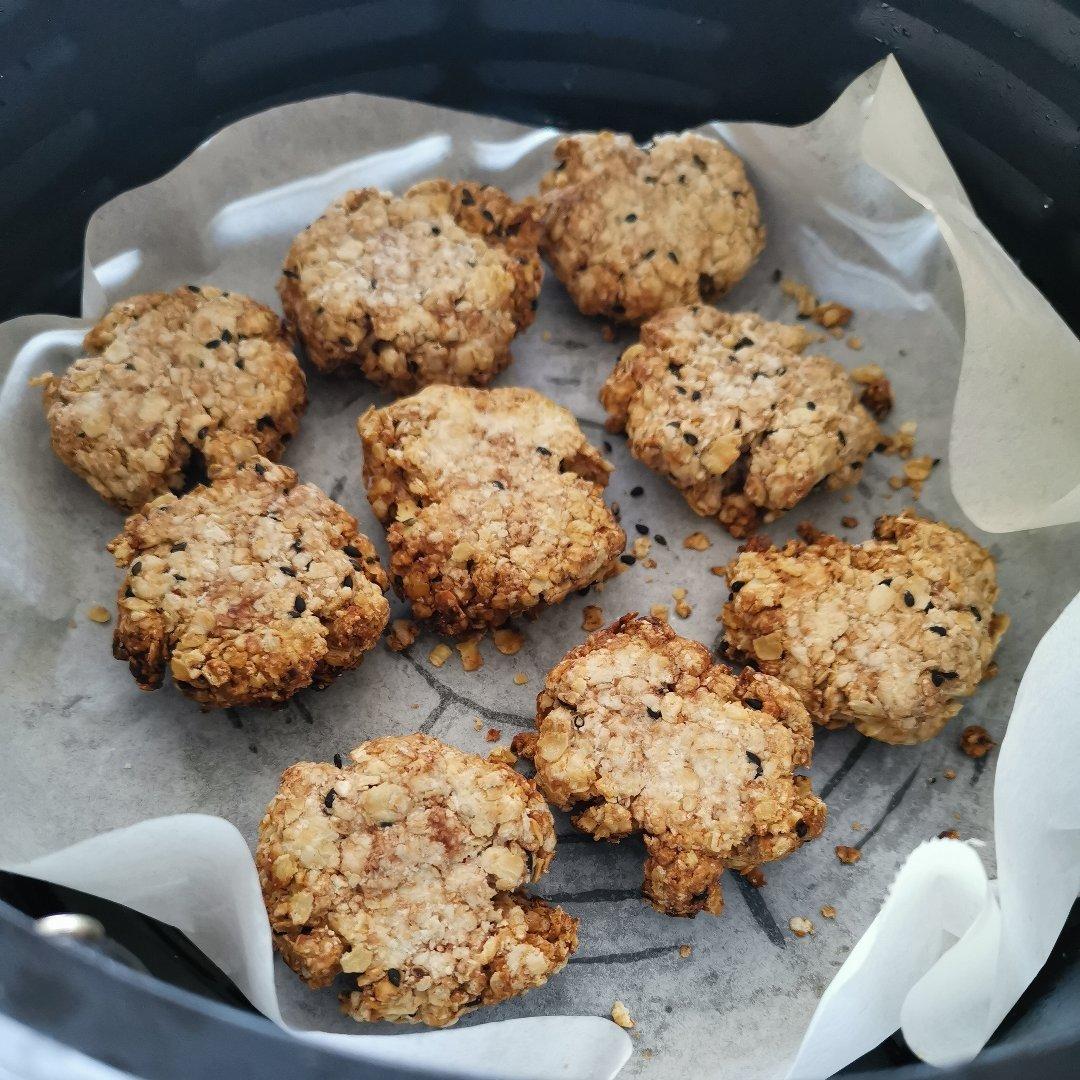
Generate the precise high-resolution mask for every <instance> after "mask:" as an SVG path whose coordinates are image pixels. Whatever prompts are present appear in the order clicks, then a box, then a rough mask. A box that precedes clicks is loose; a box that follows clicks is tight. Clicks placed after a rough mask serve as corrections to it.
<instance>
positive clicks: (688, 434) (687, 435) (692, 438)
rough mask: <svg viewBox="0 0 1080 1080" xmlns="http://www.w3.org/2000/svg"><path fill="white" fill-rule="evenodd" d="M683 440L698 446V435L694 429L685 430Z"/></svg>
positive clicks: (690, 444)
mask: <svg viewBox="0 0 1080 1080" xmlns="http://www.w3.org/2000/svg"><path fill="white" fill-rule="evenodd" d="M683 442H685V443H687V444H688V445H689V446H697V443H698V437H697V436H696V435H695V434H694V433H693V432H692V431H684V432H683Z"/></svg>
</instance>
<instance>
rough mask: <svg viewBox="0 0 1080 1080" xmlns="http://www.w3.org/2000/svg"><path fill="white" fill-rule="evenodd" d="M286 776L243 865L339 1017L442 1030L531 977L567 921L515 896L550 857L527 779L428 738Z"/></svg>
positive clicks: (402, 740)
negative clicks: (345, 987) (334, 1001)
mask: <svg viewBox="0 0 1080 1080" xmlns="http://www.w3.org/2000/svg"><path fill="white" fill-rule="evenodd" d="M335 762H336V763H335V764H334V765H329V764H320V763H315V762H309V761H308V762H301V763H300V764H298V765H293V766H292V767H291V768H289V769H286V771H285V773H284V775H283V776H282V778H281V788H280V790H279V791H278V794H277V795H276V796H275V797H274V800H273V801H272V802H271V803H270V806H269V807H268V809H267V811H266V816H265V817H264V818H263V820H262V823H261V825H260V826H259V843H258V848H257V850H256V852H255V864H256V866H257V867H258V871H259V880H260V881H261V883H262V890H263V898H264V900H265V902H266V910H267V912H268V914H269V916H270V926H271V928H272V930H273V934H274V945H275V946H276V947H277V950H278V951H279V952H280V953H281V955H282V957H283V958H284V959H285V962H286V963H287V964H288V965H289V966H290V967H291V968H292V969H293V970H294V971H295V972H296V973H297V974H298V975H299V976H300V978H301V979H303V980H304V982H306V983H307V984H308V986H310V987H313V988H314V987H321V986H328V985H329V984H330V983H331V982H332V981H333V980H334V979H335V978H336V977H337V976H338V975H340V974H342V973H343V972H344V973H345V974H347V975H349V976H352V977H354V978H355V979H356V987H357V988H356V989H355V990H352V991H347V992H345V993H343V994H342V995H341V1004H342V1008H343V1009H344V1011H345V1012H346V1013H347V1014H348V1015H349V1016H351V1017H352V1018H353V1019H354V1020H390V1021H394V1022H396V1023H414V1024H415V1023H422V1024H429V1025H431V1026H432V1027H446V1026H447V1025H449V1024H453V1023H455V1022H456V1021H457V1020H458V1019H460V1018H461V1017H462V1016H464V1015H465V1014H466V1013H468V1012H472V1011H473V1010H475V1009H477V1008H478V1007H480V1006H482V1005H497V1004H498V1003H499V1002H501V1001H505V1000H506V999H507V998H510V997H514V996H515V995H517V994H522V993H524V992H525V991H526V990H531V989H532V988H533V987H537V986H542V985H543V984H544V983H545V982H546V981H547V980H548V978H550V977H551V976H552V975H554V974H555V973H556V972H558V971H560V970H561V969H562V968H563V967H564V966H565V964H566V961H567V960H568V959H569V958H570V955H571V953H573V951H574V950H575V948H576V947H577V920H576V919H574V918H572V917H571V916H570V915H568V914H567V913H566V912H564V911H562V910H561V909H560V908H557V907H553V906H551V905H549V904H547V903H545V902H544V901H543V900H539V899H536V898H534V897H531V896H529V895H528V894H527V893H525V892H523V891H522V886H523V885H525V884H526V883H527V882H530V881H539V880H540V878H541V877H542V876H543V875H544V873H546V871H547V868H548V864H549V863H550V862H551V859H552V856H553V855H554V853H555V826H554V823H553V821H552V818H551V811H550V810H548V808H547V805H546V804H545V803H544V800H543V799H542V798H541V797H540V795H539V794H538V793H537V791H536V788H535V786H534V785H533V783H532V782H531V781H530V780H527V779H526V778H525V777H523V776H520V775H519V774H518V773H516V772H514V770H513V769H511V768H510V767H509V766H507V765H500V764H496V763H494V762H490V761H485V760H484V759H483V758H481V757H477V756H476V755H475V754H466V753H463V752H462V751H461V750H457V749H455V748H454V747H452V746H446V745H445V744H443V743H441V742H439V741H438V740H437V739H433V738H431V737H430V736H428V735H406V736H390V737H387V738H382V739H374V740H372V741H371V742H367V743H363V744H362V745H360V746H358V747H357V748H356V749H355V750H353V752H352V753H351V754H350V755H349V757H348V758H347V759H346V761H345V762H344V764H342V763H341V759H340V758H336V759H335Z"/></svg>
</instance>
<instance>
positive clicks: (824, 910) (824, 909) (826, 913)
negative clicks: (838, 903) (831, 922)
mask: <svg viewBox="0 0 1080 1080" xmlns="http://www.w3.org/2000/svg"><path fill="white" fill-rule="evenodd" d="M821 917H822V918H823V919H835V918H836V908H834V907H833V906H832V904H822V905H821Z"/></svg>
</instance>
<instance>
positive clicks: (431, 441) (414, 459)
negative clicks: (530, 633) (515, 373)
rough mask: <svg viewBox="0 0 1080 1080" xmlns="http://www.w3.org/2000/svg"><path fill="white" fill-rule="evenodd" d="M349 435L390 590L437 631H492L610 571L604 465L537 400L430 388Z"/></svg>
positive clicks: (530, 393)
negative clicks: (356, 446)
mask: <svg viewBox="0 0 1080 1080" xmlns="http://www.w3.org/2000/svg"><path fill="white" fill-rule="evenodd" d="M358 430H359V433H360V438H361V440H362V442H363V448H364V484H365V486H366V488H367V493H368V499H369V501H370V502H371V506H372V508H373V509H374V511H375V514H376V516H377V517H378V518H379V520H380V521H382V522H383V523H384V524H385V525H386V539H387V543H388V544H389V546H390V571H391V574H392V575H393V577H394V581H395V584H396V585H397V588H398V590H399V591H400V593H401V594H402V595H403V596H405V597H406V598H407V599H408V600H409V602H410V603H411V604H412V608H413V612H414V613H415V614H416V615H417V616H419V617H420V618H425V619H429V620H431V621H432V623H433V624H434V626H435V627H436V628H437V629H439V630H440V631H442V632H443V633H447V634H461V633H465V632H466V631H468V630H470V629H484V628H487V627H497V626H500V625H502V624H503V623H505V622H506V621H507V620H508V619H510V618H512V617H514V616H516V615H521V614H524V613H526V612H531V611H533V610H534V609H536V608H538V607H539V606H540V605H546V604H554V603H558V602H559V601H560V600H562V599H563V598H564V597H565V596H566V595H567V594H568V593H570V592H572V591H574V590H576V589H581V588H583V587H585V586H588V585H590V584H591V583H593V582H595V581H600V580H602V579H603V578H605V577H607V576H609V575H610V574H611V573H613V572H614V571H615V568H616V566H617V565H618V556H619V554H620V553H621V552H622V550H623V546H624V545H625V543H626V534H625V533H624V532H623V530H622V529H621V528H620V527H619V525H618V523H617V522H616V520H615V518H614V517H613V515H612V513H611V511H610V510H609V509H608V507H607V506H606V505H605V503H604V499H603V489H604V485H605V484H606V483H607V478H608V474H609V473H610V472H611V466H610V465H609V464H608V463H607V462H606V461H605V460H604V459H603V457H601V455H600V454H599V453H598V452H597V450H596V449H595V448H594V447H593V446H591V445H590V444H589V443H588V442H587V441H586V439H585V436H584V435H583V434H582V433H581V429H580V428H579V427H578V424H577V421H576V420H575V419H574V417H573V416H572V415H571V413H570V412H569V411H568V410H566V409H564V408H562V407H561V406H559V405H556V404H555V403H554V402H553V401H551V400H550V399H548V398H546V397H544V396H543V395H542V394H538V393H537V392H536V391H535V390H529V389H523V388H518V387H508V388H505V389H497V390H474V389H471V388H467V387H449V386H431V387H427V388H426V389H424V390H422V391H420V392H419V393H417V394H414V395H413V396H412V397H409V398H403V399H401V400H398V401H395V402H394V403H393V404H391V405H388V406H386V407H385V408H383V409H375V408H372V409H369V410H368V411H367V412H366V413H365V414H364V415H363V416H362V417H361V418H360V420H359V423H358Z"/></svg>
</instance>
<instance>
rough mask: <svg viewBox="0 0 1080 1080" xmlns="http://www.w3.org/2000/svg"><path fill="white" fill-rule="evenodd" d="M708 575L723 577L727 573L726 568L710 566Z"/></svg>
mask: <svg viewBox="0 0 1080 1080" xmlns="http://www.w3.org/2000/svg"><path fill="white" fill-rule="evenodd" d="M709 573H710V574H715V575H716V576H717V577H723V576H724V575H725V574H726V573H727V567H726V566H710V567H709Z"/></svg>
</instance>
